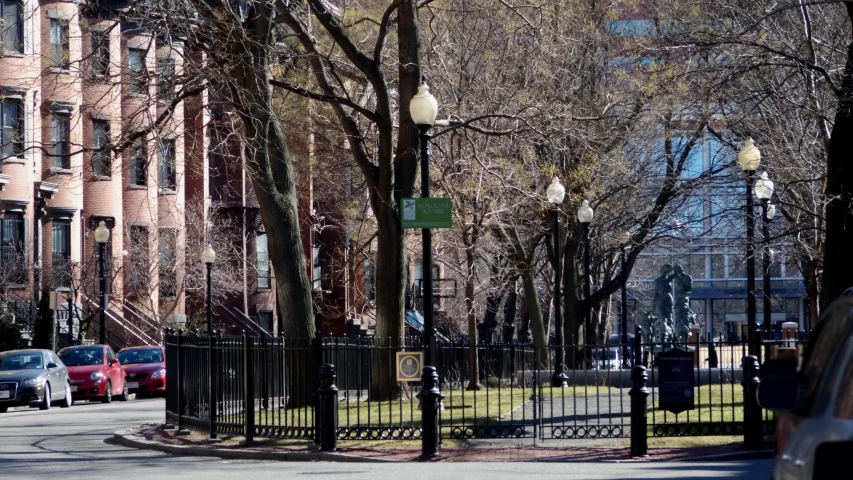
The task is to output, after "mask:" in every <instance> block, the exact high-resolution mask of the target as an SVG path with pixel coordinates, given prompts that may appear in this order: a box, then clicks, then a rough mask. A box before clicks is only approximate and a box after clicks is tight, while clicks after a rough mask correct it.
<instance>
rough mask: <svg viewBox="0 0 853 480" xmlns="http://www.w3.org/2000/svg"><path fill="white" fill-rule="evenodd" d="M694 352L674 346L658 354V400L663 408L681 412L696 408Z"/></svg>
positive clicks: (676, 412)
mask: <svg viewBox="0 0 853 480" xmlns="http://www.w3.org/2000/svg"><path fill="white" fill-rule="evenodd" d="M695 386H696V379H695V377H694V373H693V354H692V353H691V352H688V351H686V350H681V349H679V348H674V349H672V350H669V351H666V352H663V353H661V354H660V355H658V402H659V404H660V408H661V409H662V410H666V411H668V412H672V413H675V414H679V413H681V412H684V411H686V410H693V409H694V408H696V404H695V402H694V395H693V391H694V387H695Z"/></svg>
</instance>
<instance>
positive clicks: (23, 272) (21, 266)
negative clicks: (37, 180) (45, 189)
mask: <svg viewBox="0 0 853 480" xmlns="http://www.w3.org/2000/svg"><path fill="white" fill-rule="evenodd" d="M26 238H27V237H26V220H24V214H23V213H20V212H6V213H5V214H4V215H3V218H2V219H0V239H2V244H0V248H2V250H0V268H2V270H0V275H2V278H4V279H5V280H6V283H10V284H24V283H27V250H26Z"/></svg>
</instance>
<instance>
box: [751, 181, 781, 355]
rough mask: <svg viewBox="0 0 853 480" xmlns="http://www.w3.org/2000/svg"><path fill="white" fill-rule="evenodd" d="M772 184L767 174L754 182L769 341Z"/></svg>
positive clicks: (762, 286) (770, 325)
mask: <svg viewBox="0 0 853 480" xmlns="http://www.w3.org/2000/svg"><path fill="white" fill-rule="evenodd" d="M773 190H774V186H773V182H772V181H771V180H770V179H769V178H768V177H767V172H766V171H765V172H763V173H762V174H761V178H759V179H758V181H756V182H755V196H756V197H758V200H760V201H761V219H762V222H761V223H762V225H761V226H762V228H761V232H762V234H763V235H762V236H763V240H764V242H763V243H764V244H763V247H764V248H763V249H762V250H763V252H762V270H763V271H762V273H763V277H762V280H761V295H762V296H763V297H764V299H763V300H764V338H766V339H770V335H771V334H772V333H773V327H772V324H771V321H772V319H771V318H770V317H771V315H770V313H771V311H770V309H771V306H770V220H773V216H774V215H776V206H775V205H771V204H770V198H771V197H773Z"/></svg>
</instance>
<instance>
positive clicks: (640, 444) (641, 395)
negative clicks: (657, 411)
mask: <svg viewBox="0 0 853 480" xmlns="http://www.w3.org/2000/svg"><path fill="white" fill-rule="evenodd" d="M648 380H649V375H648V374H647V373H646V367H644V366H642V365H635V366H634V367H633V368H632V369H631V391H630V392H629V395H630V396H631V456H632V457H641V456H646V455H648V452H649V441H648V438H647V435H648V431H647V429H648V402H647V399H648V397H649V389H648V388H646V383H647V382H648Z"/></svg>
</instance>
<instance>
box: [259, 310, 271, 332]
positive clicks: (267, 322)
mask: <svg viewBox="0 0 853 480" xmlns="http://www.w3.org/2000/svg"><path fill="white" fill-rule="evenodd" d="M272 322H273V314H272V311H270V310H264V311H261V312H258V325H260V326H261V328H263V329H264V330H265V331H267V332H269V333H272Z"/></svg>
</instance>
